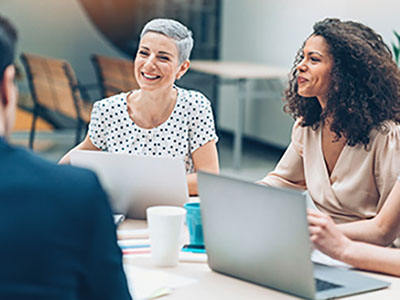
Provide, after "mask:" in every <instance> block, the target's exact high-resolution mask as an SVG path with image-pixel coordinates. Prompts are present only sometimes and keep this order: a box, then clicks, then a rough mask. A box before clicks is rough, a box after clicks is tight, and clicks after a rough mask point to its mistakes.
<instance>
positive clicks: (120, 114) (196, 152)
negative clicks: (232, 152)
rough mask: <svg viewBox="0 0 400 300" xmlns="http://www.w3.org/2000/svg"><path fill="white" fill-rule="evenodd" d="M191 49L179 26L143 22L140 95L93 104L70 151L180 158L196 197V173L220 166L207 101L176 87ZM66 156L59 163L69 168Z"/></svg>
mask: <svg viewBox="0 0 400 300" xmlns="http://www.w3.org/2000/svg"><path fill="white" fill-rule="evenodd" d="M192 48H193V38H192V32H191V31H190V30H189V29H188V28H187V27H186V26H184V25H182V24H181V23H179V22H178V21H175V20H171V19H154V20H151V21H150V22H148V23H147V24H146V25H145V26H144V28H143V30H142V32H141V34H140V43H139V47H138V51H137V53H136V58H135V66H134V74H135V77H136V80H137V82H138V85H139V87H140V89H138V90H133V91H129V92H125V93H121V94H118V95H114V96H112V97H109V98H106V99H103V100H100V101H98V102H96V103H95V104H94V106H93V110H92V117H91V121H90V124H89V131H88V135H87V136H86V138H85V140H84V141H83V142H82V143H81V144H79V145H78V146H76V147H75V148H74V149H72V150H71V151H74V150H100V151H108V152H114V153H128V154H132V155H137V156H157V157H176V158H180V159H182V160H183V161H184V163H185V166H186V174H187V181H188V188H189V194H190V195H196V194H197V176H196V171H198V170H204V171H208V172H213V173H218V172H219V163H218V153H217V148H216V143H217V141H218V137H217V135H216V132H215V127H214V120H213V115H212V110H211V105H210V101H209V100H208V99H207V98H206V97H205V96H204V95H203V94H201V93H200V92H197V91H193V90H186V89H183V88H179V87H177V86H176V85H175V80H177V79H180V78H181V77H182V76H183V75H184V74H185V73H186V72H187V70H188V69H189V66H190V61H189V57H190V52H191V50H192ZM71 151H70V152H69V153H67V154H66V155H65V156H64V157H63V158H62V159H61V161H60V163H69V161H70V159H69V155H70V153H71ZM155 172H156V170H155Z"/></svg>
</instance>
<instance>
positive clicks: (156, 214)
mask: <svg viewBox="0 0 400 300" xmlns="http://www.w3.org/2000/svg"><path fill="white" fill-rule="evenodd" d="M146 214H147V224H148V227H149V235H150V246H151V257H152V261H153V264H154V265H155V266H158V267H174V266H176V265H177V264H178V257H179V251H180V248H181V247H182V245H183V223H184V220H185V215H186V210H185V209H184V208H182V207H176V206H153V207H149V208H147V210H146Z"/></svg>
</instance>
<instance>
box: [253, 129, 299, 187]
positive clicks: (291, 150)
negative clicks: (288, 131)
mask: <svg viewBox="0 0 400 300" xmlns="http://www.w3.org/2000/svg"><path fill="white" fill-rule="evenodd" d="M303 135H304V129H303V128H302V127H301V126H300V122H299V121H297V122H296V123H295V124H294V126H293V129H292V141H291V143H290V145H289V147H288V148H287V149H286V151H285V154H284V155H283V156H282V158H281V159H280V161H279V162H278V164H277V166H276V167H275V170H273V171H272V172H270V173H269V174H268V175H267V176H265V177H264V178H263V179H262V180H261V181H259V183H261V184H265V185H269V186H275V187H285V188H291V189H298V190H305V189H306V188H307V187H306V181H305V175H304V165H303Z"/></svg>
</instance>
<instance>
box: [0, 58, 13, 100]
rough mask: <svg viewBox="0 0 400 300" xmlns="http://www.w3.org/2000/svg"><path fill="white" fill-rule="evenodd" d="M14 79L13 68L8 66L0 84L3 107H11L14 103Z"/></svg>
mask: <svg viewBox="0 0 400 300" xmlns="http://www.w3.org/2000/svg"><path fill="white" fill-rule="evenodd" d="M14 77H15V67H14V66H13V65H9V66H8V67H7V68H6V69H5V70H4V73H3V78H2V80H1V82H0V90H1V102H2V105H3V106H4V107H7V106H9V105H10V103H11V104H12V105H13V103H14V99H13V97H14V95H15V93H14V89H15V87H14Z"/></svg>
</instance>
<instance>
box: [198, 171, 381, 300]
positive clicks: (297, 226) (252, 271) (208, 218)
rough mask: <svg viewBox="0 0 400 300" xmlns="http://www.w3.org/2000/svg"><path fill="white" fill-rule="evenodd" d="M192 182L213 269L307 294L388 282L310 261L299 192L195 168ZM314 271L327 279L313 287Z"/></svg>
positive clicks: (321, 294) (335, 293) (333, 292)
mask: <svg viewBox="0 0 400 300" xmlns="http://www.w3.org/2000/svg"><path fill="white" fill-rule="evenodd" d="M198 185H199V195H200V201H201V213H202V221H203V233H204V242H205V246H206V249H207V254H208V263H209V266H210V268H211V269H213V270H214V271H217V272H220V273H223V274H226V275H230V276H233V277H237V278H240V279H244V280H246V281H250V282H253V283H256V284H260V285H264V286H268V287H271V288H274V289H277V290H280V291H284V292H287V293H290V294H294V295H297V296H301V297H304V298H309V299H314V298H318V299H325V298H332V297H338V296H344V295H347V294H354V293H359V292H362V291H367V290H372V289H378V288H382V287H386V286H388V283H386V282H383V281H380V280H376V279H373V278H369V277H366V276H362V275H360V274H358V273H355V272H352V271H349V270H343V269H337V268H332V267H326V266H321V265H318V266H314V265H313V263H312V262H311V260H310V256H311V244H310V241H309V233H308V223H307V218H306V196H305V195H304V193H301V192H298V191H293V190H285V189H277V188H272V187H267V186H262V185H257V184H254V183H249V182H245V181H241V180H238V179H232V178H228V177H224V176H218V175H213V174H208V173H204V172H198ZM331 271H332V273H334V274H333V275H334V277H336V279H337V280H335V279H332V278H330V275H331V274H330V273H331ZM315 273H319V274H321V276H322V280H323V281H324V282H325V281H330V282H332V283H333V285H332V286H330V287H329V289H328V288H327V289H326V290H323V291H320V292H317V291H316V282H315V279H314V275H315ZM331 279H332V280H331ZM348 282H350V283H352V285H353V286H348V285H346V284H347V283H348ZM335 283H336V284H335Z"/></svg>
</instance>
